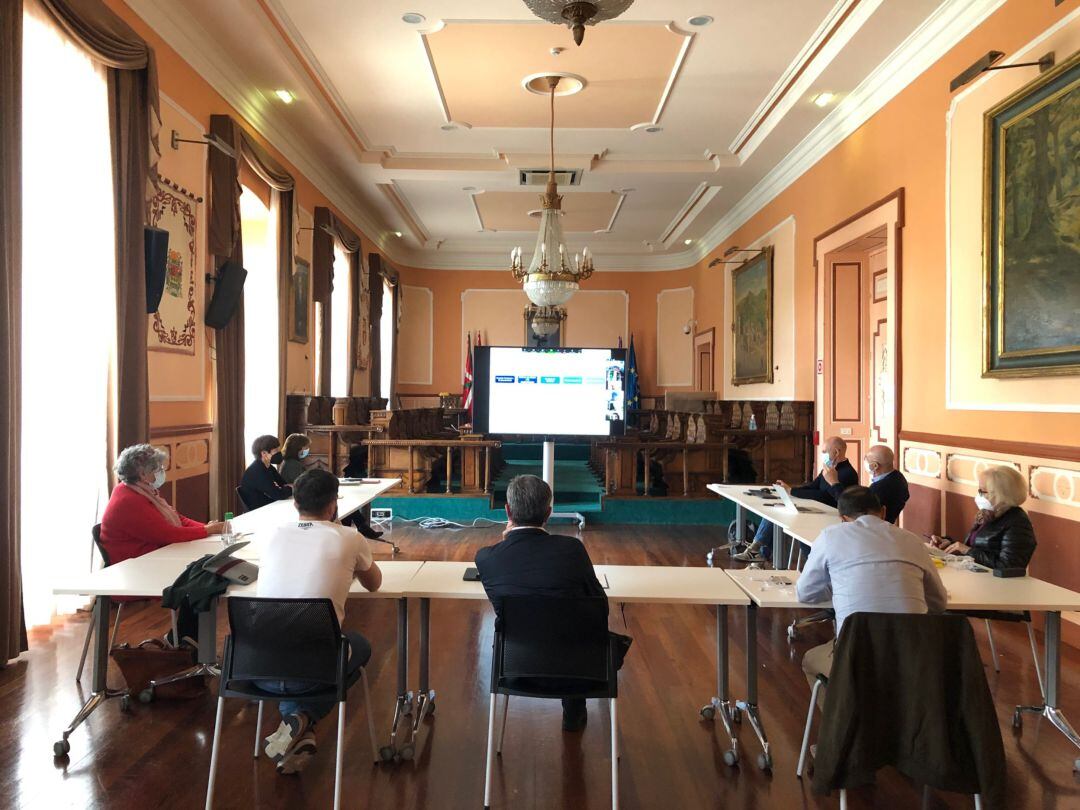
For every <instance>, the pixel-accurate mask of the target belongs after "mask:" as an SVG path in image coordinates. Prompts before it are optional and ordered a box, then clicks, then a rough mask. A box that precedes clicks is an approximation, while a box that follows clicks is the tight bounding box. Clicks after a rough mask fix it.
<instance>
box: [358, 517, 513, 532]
mask: <svg viewBox="0 0 1080 810" xmlns="http://www.w3.org/2000/svg"><path fill="white" fill-rule="evenodd" d="M395 520H400V521H402V522H404V523H415V524H416V525H417V526H419V527H420V528H421V529H449V530H450V531H455V532H456V531H461V530H462V529H476V528H479V527H481V526H504V525H506V521H505V520H491V519H489V518H476V519H475V520H473V522H472V523H458V522H456V521H453V520H447V519H446V518H441V517H419V518H403V517H397V516H396V515H395V516H394V517H393V518H392V519H391V521H390V522H391V523H392V522H393V521H395ZM373 522H374V521H373ZM379 522H380V523H383V522H384V521H379Z"/></svg>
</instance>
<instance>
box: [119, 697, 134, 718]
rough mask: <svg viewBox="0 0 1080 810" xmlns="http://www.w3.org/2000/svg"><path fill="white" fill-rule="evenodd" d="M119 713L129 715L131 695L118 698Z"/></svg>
mask: <svg viewBox="0 0 1080 810" xmlns="http://www.w3.org/2000/svg"><path fill="white" fill-rule="evenodd" d="M120 711H122V712H123V713H124V714H130V713H131V695H124V696H123V697H121V698H120Z"/></svg>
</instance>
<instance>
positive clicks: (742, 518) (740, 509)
mask: <svg viewBox="0 0 1080 810" xmlns="http://www.w3.org/2000/svg"><path fill="white" fill-rule="evenodd" d="M735 542H736V543H745V542H746V508H745V507H744V506H743V505H742V504H741V503H737V504H735Z"/></svg>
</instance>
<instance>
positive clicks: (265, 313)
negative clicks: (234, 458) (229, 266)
mask: <svg viewBox="0 0 1080 810" xmlns="http://www.w3.org/2000/svg"><path fill="white" fill-rule="evenodd" d="M240 233H241V237H242V238H243V240H244V269H246V270H247V271H248V276H247V281H245V282H244V446H245V448H250V447H251V443H252V442H253V441H254V440H255V438H256V437H257V436H262V435H263V434H266V433H277V429H278V411H279V402H278V396H279V392H278V375H279V373H280V369H279V367H278V351H279V349H278V261H277V222H276V220H275V218H274V217H273V216H271V213H270V209H269V208H267V207H266V205H264V204H263V201H262V200H261V199H259V196H258V195H257V194H256V193H255V192H254V191H252V190H251V189H249V188H247V187H243V189H242V191H241V193H240ZM246 453H247V449H245V454H246ZM248 460H250V459H248Z"/></svg>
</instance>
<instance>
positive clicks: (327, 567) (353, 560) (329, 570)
mask: <svg viewBox="0 0 1080 810" xmlns="http://www.w3.org/2000/svg"><path fill="white" fill-rule="evenodd" d="M337 500H338V480H337V478H335V477H334V476H333V475H332V474H330V473H329V472H327V471H326V470H318V469H316V470H309V471H308V472H306V473H303V474H302V475H301V476H300V477H299V478H297V479H296V481H295V482H294V483H293V501H294V502H295V503H296V510H297V511H298V512H299V513H300V520H299V521H297V522H296V523H289V524H286V525H284V526H281V527H279V528H277V529H275V530H274V532H273V534H272V535H270V537H269V538H268V539H267V541H266V545H265V547H264V549H263V555H262V557H261V559H260V560H259V581H258V582H259V584H258V594H259V596H260V597H267V598H273V599H330V600H331V601H332V602H333V603H334V609H335V611H336V612H337V618H338V623H339V624H341V625H344V623H345V599H346V598H347V597H348V594H349V588H350V587H351V586H352V582H353V579H358V580H360V584H361V585H363V586H364V588H366V589H367V590H369V591H377V590H378V589H379V586H380V585H382V572H381V571H380V570H379V566H377V565H376V564H375V562H374V561H373V560H372V557H371V549H370V548H369V547H368V543H367V540H365V539H364V538H363V537H361V535H360V534H359V532H357V531H356V529H354V528H353V527H351V526H342V525H341V524H340V523H336V522H335V521H336V519H337ZM345 637H346V638H347V639H348V640H349V645H350V648H351V649H350V653H349V665H348V666H349V674H352V673H354V672H356V671H357V670H358V669H360V667H362V666H364V665H365V664H366V663H367V662H368V659H370V658H371V645H370V644H369V643H368V641H367V639H366V638H364V637H363V636H362V635H360V634H359V633H352V632H347V633H345ZM261 686H262V688H263V689H265V690H267V691H269V692H274V693H276V694H280V695H295V696H296V700H283V701H281V703H279V704H278V708H279V709H280V711H281V725H280V726H279V727H278V730H277V731H275V732H274V733H273V734H271V735H270V736H269V737H267V738H266V748H265V749H264V750H265V753H266V755H267V756H268V757H270V758H271V759H272V760H274V762H275V763H277V769H278V772H279V773H297V772H298V771H300V770H301V769H302V768H303V767H304V765H306V764H307V761H308V760H309V759H311V757H312V755H314V753H315V723H316V722H318V721H319V720H321V719H322V718H324V717H326V715H328V714H329V713H330V711H331V710H332V709H333V708H334V703H333V701H305V700H304V699H303V694H304V692H305V691H309V689H310V687H309V686H308V685H307V684H305V683H303V682H300V683H296V682H289V681H263V682H262V683H261Z"/></svg>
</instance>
